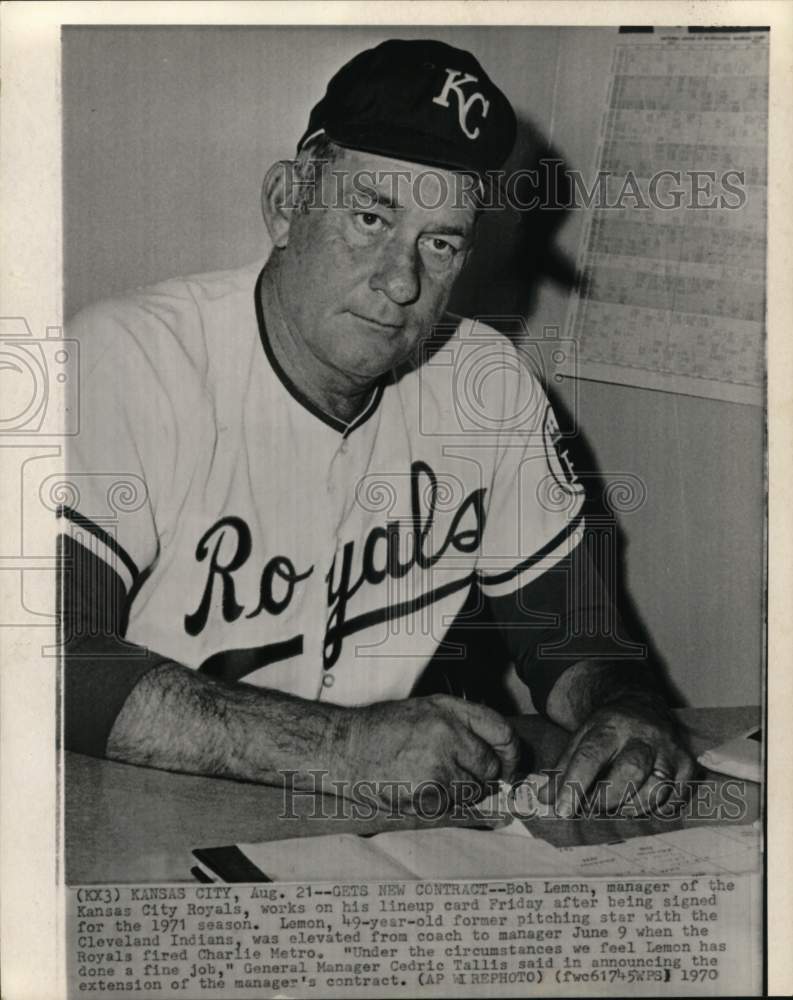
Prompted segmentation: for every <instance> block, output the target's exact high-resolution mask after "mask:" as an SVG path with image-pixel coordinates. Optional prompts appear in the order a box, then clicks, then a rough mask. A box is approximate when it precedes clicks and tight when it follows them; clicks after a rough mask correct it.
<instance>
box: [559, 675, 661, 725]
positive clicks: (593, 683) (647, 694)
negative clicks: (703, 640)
mask: <svg viewBox="0 0 793 1000" xmlns="http://www.w3.org/2000/svg"><path fill="white" fill-rule="evenodd" d="M625 699H639V700H649V701H652V702H653V703H654V704H656V705H657V707H658V708H659V709H662V710H663V709H665V707H666V701H665V698H664V696H663V693H662V690H661V685H660V683H659V681H658V680H657V679H656V678H655V676H654V672H651V671H650V670H648V668H647V667H646V666H644V665H643V664H637V663H627V662H619V661H617V662H615V661H609V660H605V661H604V660H581V661H579V662H578V663H574V664H573V665H572V666H570V667H568V668H567V669H566V670H565V671H564V672H563V673H562V674H560V676H559V678H558V679H557V681H556V683H555V684H554V686H553V688H552V689H551V692H550V694H549V695H548V701H547V702H546V709H545V711H546V715H547V716H548V718H549V719H551V721H552V722H555V723H556V724H557V725H559V726H562V727H563V728H564V729H567V730H569V731H570V732H572V731H574V730H576V729H578V728H579V727H580V726H582V725H583V724H584V722H586V720H587V719H588V718H589V717H590V715H592V713H593V712H594V711H596V710H597V709H598V708H602V707H603V706H604V705H607V704H609V703H610V702H614V701H618V700H625Z"/></svg>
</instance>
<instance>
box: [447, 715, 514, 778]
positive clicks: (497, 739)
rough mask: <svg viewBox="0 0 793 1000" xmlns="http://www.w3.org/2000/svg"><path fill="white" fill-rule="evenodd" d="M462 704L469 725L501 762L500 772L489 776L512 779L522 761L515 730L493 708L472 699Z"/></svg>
mask: <svg viewBox="0 0 793 1000" xmlns="http://www.w3.org/2000/svg"><path fill="white" fill-rule="evenodd" d="M460 704H461V705H463V706H464V708H463V712H464V713H465V716H466V720H467V722H468V726H469V727H470V728H471V729H472V730H473V732H474V734H475V735H476V736H478V737H479V738H480V739H481V740H484V742H485V743H486V744H487V745H488V746H489V747H492V749H493V751H494V752H495V753H496V754H497V755H498V758H499V760H500V762H501V767H500V772H499V773H498V774H493V775H488V777H491V778H497V777H501V778H503V780H504V781H512V779H513V778H514V777H515V775H516V773H517V770H518V764H519V763H520V740H519V739H518V735H517V733H516V732H515V730H514V729H513V728H512V726H511V725H510V724H509V723H508V722H507V720H506V719H505V718H504V717H503V716H502V715H499V714H498V712H495V711H493V709H492V708H487V707H486V706H484V705H477V704H476V702H472V701H463V702H461V703H460Z"/></svg>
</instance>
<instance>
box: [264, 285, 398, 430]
mask: <svg viewBox="0 0 793 1000" xmlns="http://www.w3.org/2000/svg"><path fill="white" fill-rule="evenodd" d="M263 280H264V268H262V270H261V271H260V272H259V277H258V278H257V279H256V287H255V289H254V293H253V299H254V305H255V307H256V322H257V324H258V326H259V336H260V337H261V341H262V347H263V348H264V353H265V355H266V357H267V360H268V361H269V363H270V367H271V368H272V370H273V371H274V372H275V374H276V376H277V377H278V379H279V381H280V382H281V384H282V385H283V387H284V388H285V389H286V391H287V392H288V393H289V395H290V396H291V397H292V398H293V399H294V400H296V401H297V402H298V403H300V405H301V406H302V407H303V408H304V409H306V410H308V412H309V413H311V414H313V416H315V417H316V418H317V419H318V420H321V421H322V423H323V424H327V425H328V427H332V428H333V429H334V430H335V431H338V432H339V434H342V435H343V436H344V437H347V435H348V434H351V433H352V432H353V431H354V430H356V429H357V428H358V427H360V426H361V425H362V424H365V423H366V421H367V420H368V419H369V417H371V416H372V414H373V413H374V412H375V410H376V409H377V407H378V406H379V405H380V400H381V399H382V398H383V392H384V391H385V382H386V378H383V379H381V380H380V382H379V383H378V384H377V385H376V386H375V387H374V389H373V390H372V394H371V395H370V397H369V399H368V401H367V403H366V406H364V408H363V410H361V412H360V413H359V414H358V416H357V417H355V419H354V420H352V421H350V423H348V424H346V423H345V422H344V421H343V420H339V418H338V417H334V416H333V415H332V414H330V413H326V412H325V411H324V410H323V409H321V408H320V407H319V406H317V405H316V403H314V402H312V400H310V399H309V398H308V396H306V394H305V393H304V392H303V391H302V390H301V389H299V388H298V387H297V386H296V385H295V383H294V382H293V381H292V379H291V378H290V377H289V376H288V375H287V373H286V372H285V371H284V369H283V367H282V366H281V363H280V362H279V361H278V358H276V356H275V351H273V348H272V344H271V343H270V337H269V336H268V333H267V326H266V324H265V322H264V310H263V309H262V296H261V290H262V281H263Z"/></svg>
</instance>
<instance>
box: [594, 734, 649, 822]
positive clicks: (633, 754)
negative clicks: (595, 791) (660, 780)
mask: <svg viewBox="0 0 793 1000" xmlns="http://www.w3.org/2000/svg"><path fill="white" fill-rule="evenodd" d="M654 760H655V750H654V749H653V748H652V747H651V746H649V744H647V743H643V742H642V741H641V740H629V741H628V742H627V743H626V744H625V746H624V747H623V748H622V749H621V750H620V751H619V753H618V754H617V756H616V757H615V758H614V760H613V761H612V764H611V766H610V767H609V769H608V771H607V772H606V774H605V776H604V780H605V797H604V798H605V807H606V811H607V812H614V810H616V809H617V808H618V807H619V806H620V805H621V804H623V800H624V798H625V794H626V792H627V791H628V790H629V789H631V788H632V789H633V791H634V793H637V792H638V791H639V790H640V789H642V788H643V786H644V784H645V782H646V781H647V779H648V778H649V777H650V776H651V773H652V768H653V761H654ZM636 798H637V796H636V794H634V796H633V799H634V800H636ZM631 805H633V806H634V807H636V806H637V802H636V801H633V802H632V803H631Z"/></svg>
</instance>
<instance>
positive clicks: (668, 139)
mask: <svg viewBox="0 0 793 1000" xmlns="http://www.w3.org/2000/svg"><path fill="white" fill-rule="evenodd" d="M767 133H768V34H767V32H766V31H764V30H757V31H735V32H732V33H725V32H710V31H702V30H700V31H696V30H686V29H676V30H669V29H663V30H661V29H656V30H655V31H654V32H650V33H644V32H642V33H633V32H631V31H630V30H628V31H627V32H625V33H620V35H619V38H618V40H617V43H616V45H615V53H614V60H613V64H612V72H611V79H610V83H609V98H608V103H607V110H606V113H605V115H604V117H603V122H602V125H601V131H600V138H599V143H598V150H597V171H598V172H597V174H596V176H595V177H594V178H593V179H592V180H593V184H599V185H600V188H599V190H598V191H597V195H598V196H597V198H596V200H595V201H594V202H593V203H592V205H593V207H592V208H591V210H590V211H589V213H588V216H589V217H588V220H587V224H586V226H585V227H584V232H583V236H582V241H581V245H580V249H579V256H578V269H579V273H580V274H581V275H582V279H581V283H580V287H579V292H578V295H577V297H576V299H575V301H574V302H573V304H572V306H571V311H570V316H569V320H568V328H569V336H571V337H574V338H575V339H576V340H577V342H578V352H579V358H580V362H581V363H580V368H579V374H580V375H581V376H582V377H583V378H590V379H595V380H597V381H605V382H616V383H620V384H624V385H635V386H642V387H645V388H651V389H660V390H665V391H668V392H677V393H685V394H687V395H695V396H703V397H707V398H713V399H724V400H731V401H733V402H739V403H750V404H758V405H759V404H761V403H762V399H763V379H764V355H765V259H766V163H767ZM592 190H593V187H592V186H590V191H592Z"/></svg>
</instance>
